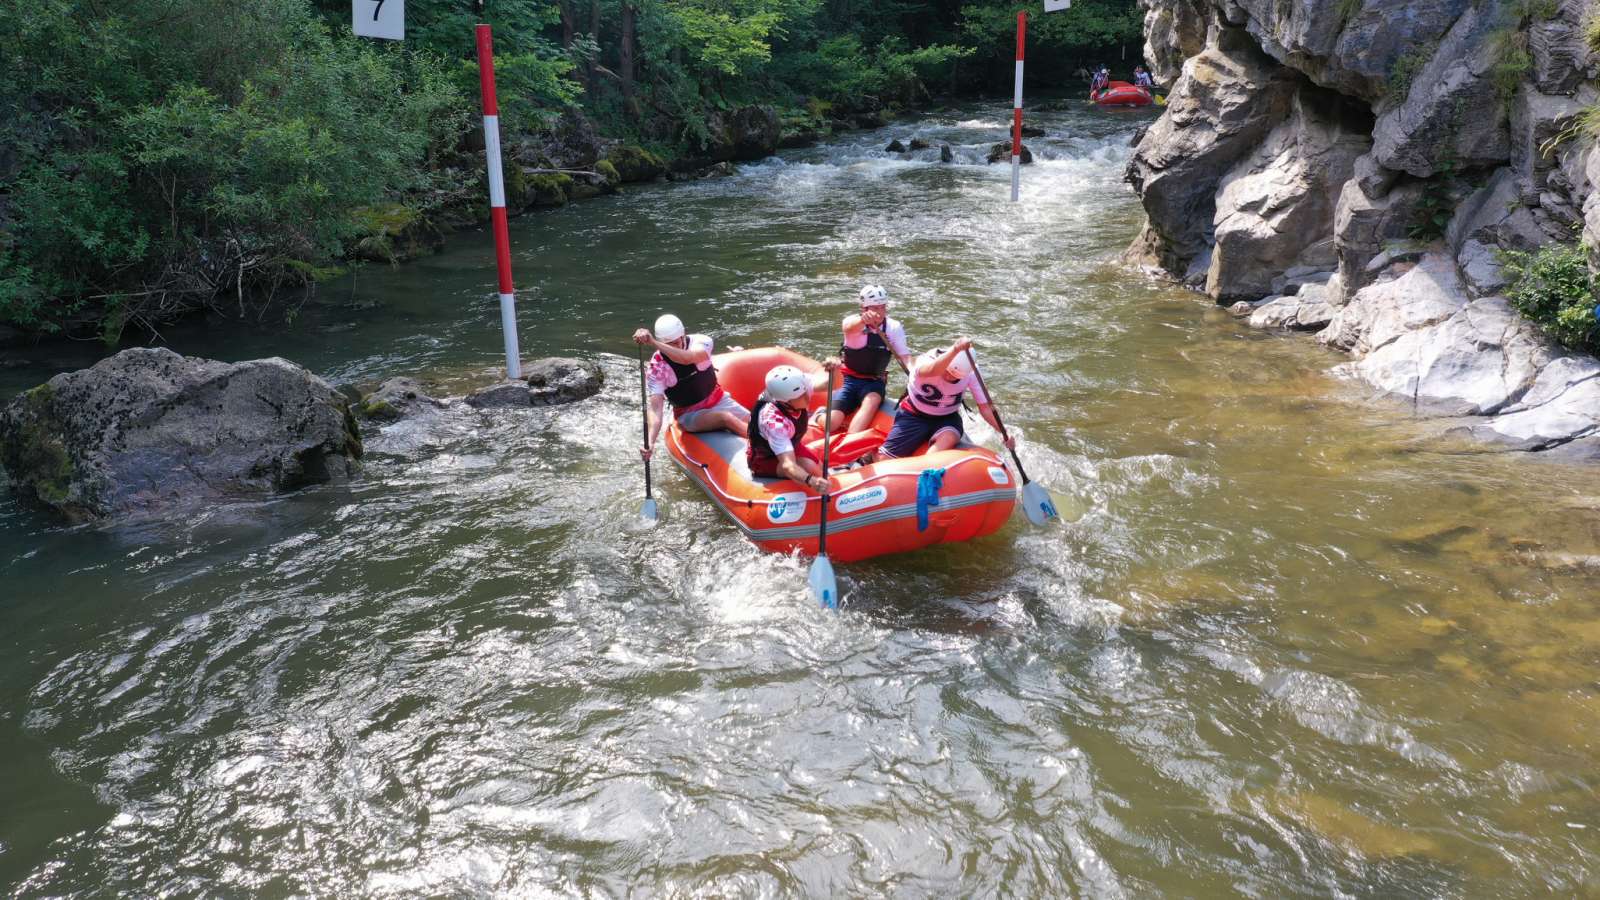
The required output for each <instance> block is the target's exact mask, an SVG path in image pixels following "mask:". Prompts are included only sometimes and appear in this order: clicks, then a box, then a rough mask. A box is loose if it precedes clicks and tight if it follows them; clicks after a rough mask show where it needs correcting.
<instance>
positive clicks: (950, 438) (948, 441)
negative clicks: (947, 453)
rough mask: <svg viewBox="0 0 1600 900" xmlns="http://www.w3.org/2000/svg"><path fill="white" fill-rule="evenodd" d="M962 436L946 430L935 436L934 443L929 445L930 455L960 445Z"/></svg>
mask: <svg viewBox="0 0 1600 900" xmlns="http://www.w3.org/2000/svg"><path fill="white" fill-rule="evenodd" d="M960 441H961V435H959V434H957V433H955V432H954V431H950V430H948V429H947V430H945V431H941V432H939V433H938V434H936V435H934V436H933V442H932V443H930V444H929V445H928V452H929V453H938V452H939V451H940V450H949V449H950V448H951V447H954V446H955V445H956V444H958V443H960Z"/></svg>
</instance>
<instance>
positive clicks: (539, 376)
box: [467, 357, 604, 409]
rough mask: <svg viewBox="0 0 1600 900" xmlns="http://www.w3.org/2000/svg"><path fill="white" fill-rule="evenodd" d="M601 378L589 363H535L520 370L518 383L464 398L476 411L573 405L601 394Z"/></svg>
mask: <svg viewBox="0 0 1600 900" xmlns="http://www.w3.org/2000/svg"><path fill="white" fill-rule="evenodd" d="M603 383H604V376H603V375H602V373H601V371H600V367H599V366H597V365H595V364H594V363H592V362H588V361H587V360H582V359H571V358H568V357H548V358H545V359H537V360H534V361H533V362H531V363H528V364H527V365H526V366H524V367H523V377H522V379H521V380H517V381H502V382H499V383H497V384H491V385H489V386H488V387H483V388H479V389H478V390H476V391H473V392H472V393H471V394H468V395H467V405H468V406H471V407H473V408H475V409H514V408H519V407H527V406H557V405H560V404H563V403H575V402H577V401H579V400H584V399H587V398H589V397H592V396H594V395H595V394H596V393H598V392H599V391H600V386H601V385H602V384H603Z"/></svg>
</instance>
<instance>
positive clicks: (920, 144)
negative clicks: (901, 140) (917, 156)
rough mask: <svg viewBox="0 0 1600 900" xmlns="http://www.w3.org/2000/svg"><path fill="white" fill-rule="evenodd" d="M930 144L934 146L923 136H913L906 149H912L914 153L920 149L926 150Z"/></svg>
mask: <svg viewBox="0 0 1600 900" xmlns="http://www.w3.org/2000/svg"><path fill="white" fill-rule="evenodd" d="M930 146H932V145H931V144H929V143H928V142H927V141H925V140H923V139H922V138H912V139H911V143H909V144H907V145H906V149H907V150H910V151H911V152H912V153H915V152H917V151H918V150H926V149H928V148H929V147H930Z"/></svg>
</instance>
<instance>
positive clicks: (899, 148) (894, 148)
mask: <svg viewBox="0 0 1600 900" xmlns="http://www.w3.org/2000/svg"><path fill="white" fill-rule="evenodd" d="M883 152H885V153H904V152H906V145H905V144H902V143H900V139H899V138H896V139H894V140H892V141H890V142H889V146H887V147H885V148H883Z"/></svg>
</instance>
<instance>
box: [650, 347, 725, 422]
mask: <svg viewBox="0 0 1600 900" xmlns="http://www.w3.org/2000/svg"><path fill="white" fill-rule="evenodd" d="M661 361H662V362H664V363H666V364H667V365H669V366H671V367H672V374H673V375H676V376H677V377H678V383H677V384H675V385H673V386H672V387H669V388H667V400H668V402H670V403H671V404H672V408H673V409H675V410H678V409H688V408H689V407H691V406H694V405H695V404H696V403H701V402H703V401H704V400H706V398H708V397H710V396H711V395H712V394H713V393H715V392H716V390H717V368H716V366H706V367H705V368H704V369H702V368H700V366H699V364H698V363H687V364H685V363H678V362H673V361H672V360H671V359H670V358H668V357H667V355H666V354H665V353H663V354H661Z"/></svg>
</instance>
